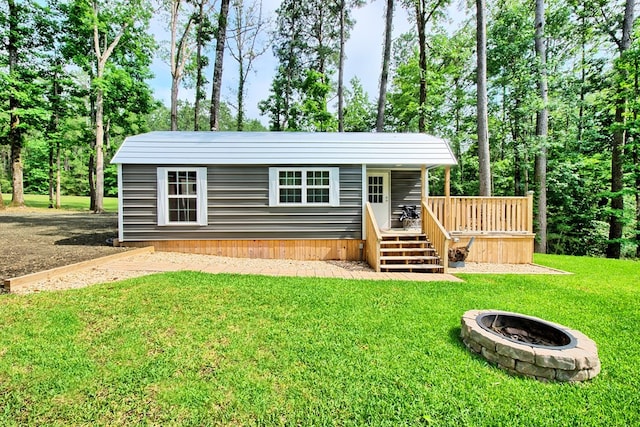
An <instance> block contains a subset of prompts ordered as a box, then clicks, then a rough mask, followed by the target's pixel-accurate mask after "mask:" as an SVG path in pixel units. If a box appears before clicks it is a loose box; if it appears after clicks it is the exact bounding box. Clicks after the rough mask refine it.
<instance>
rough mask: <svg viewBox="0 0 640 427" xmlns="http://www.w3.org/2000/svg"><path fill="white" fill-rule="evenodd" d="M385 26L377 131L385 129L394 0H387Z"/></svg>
mask: <svg viewBox="0 0 640 427" xmlns="http://www.w3.org/2000/svg"><path fill="white" fill-rule="evenodd" d="M385 16H386V19H385V26H384V48H383V52H382V71H381V73H380V93H379V95H378V117H377V118H376V132H382V131H384V109H385V106H386V102H387V81H388V80H389V62H391V36H392V32H393V0H387V10H386V14H385Z"/></svg>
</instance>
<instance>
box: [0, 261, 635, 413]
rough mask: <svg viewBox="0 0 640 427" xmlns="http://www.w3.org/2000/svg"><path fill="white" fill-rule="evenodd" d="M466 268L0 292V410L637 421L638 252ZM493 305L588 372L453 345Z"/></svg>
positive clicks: (173, 279) (198, 278)
mask: <svg viewBox="0 0 640 427" xmlns="http://www.w3.org/2000/svg"><path fill="white" fill-rule="evenodd" d="M536 261H537V262H539V263H542V264H545V265H549V266H552V267H556V268H560V269H563V270H569V271H572V272H575V275H571V276H566V275H565V276H507V275H467V276H465V277H464V278H465V280H466V283H423V282H420V283H413V282H384V281H379V282H374V281H348V280H338V279H308V278H280V277H260V276H239V275H209V274H203V273H194V272H184V273H169V274H161V275H154V276H149V277H143V278H138V279H133V280H127V281H123V282H119V283H115V284H106V285H100V286H93V287H89V288H85V289H80V290H73V291H65V292H50V293H41V294H35V295H28V296H14V295H3V296H0V319H2V321H1V322H0V425H94V424H98V425H124V424H127V425H138V424H153V425H389V426H397V425H451V426H464V425H468V426H511V425H524V426H578V425H580V426H600V425H601V426H616V425H617V426H631V425H640V392H639V391H638V390H639V389H638V384H640V343H639V342H638V337H639V335H638V325H640V282H639V280H638V278H639V277H640V264H639V263H638V262H633V261H615V260H605V259H589V258H573V257H559V256H540V257H538V258H537V259H536ZM490 308H492V309H502V310H510V311H517V312H522V313H526V314H529V315H533V316H539V317H542V318H544V319H547V320H550V321H554V322H558V323H562V324H564V325H566V326H569V327H571V328H574V329H579V330H581V331H582V332H584V333H586V334H587V335H588V336H590V337H591V338H592V339H594V340H595V341H596V343H597V344H598V346H599V351H600V359H601V361H602V372H601V374H600V375H599V376H598V377H596V378H595V379H594V380H592V381H591V382H587V383H582V384H560V383H551V384H544V383H540V382H537V381H535V380H531V379H526V378H517V377H513V376H510V375H508V374H506V373H504V372H502V371H500V370H498V369H496V368H495V367H493V366H491V365H489V364H488V363H487V362H485V361H484V360H483V359H482V358H480V357H478V356H476V355H473V354H471V353H470V352H469V351H467V350H466V349H465V348H464V346H463V345H462V344H461V342H460V340H459V338H458V335H459V332H460V328H459V324H460V316H461V315H462V313H463V312H465V311H466V310H469V309H490Z"/></svg>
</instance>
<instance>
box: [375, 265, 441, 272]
mask: <svg viewBox="0 0 640 427" xmlns="http://www.w3.org/2000/svg"><path fill="white" fill-rule="evenodd" d="M442 269H443V267H442V266H441V265H438V264H383V265H381V266H380V270H382V271H384V270H395V271H398V270H410V271H413V270H424V271H436V270H442Z"/></svg>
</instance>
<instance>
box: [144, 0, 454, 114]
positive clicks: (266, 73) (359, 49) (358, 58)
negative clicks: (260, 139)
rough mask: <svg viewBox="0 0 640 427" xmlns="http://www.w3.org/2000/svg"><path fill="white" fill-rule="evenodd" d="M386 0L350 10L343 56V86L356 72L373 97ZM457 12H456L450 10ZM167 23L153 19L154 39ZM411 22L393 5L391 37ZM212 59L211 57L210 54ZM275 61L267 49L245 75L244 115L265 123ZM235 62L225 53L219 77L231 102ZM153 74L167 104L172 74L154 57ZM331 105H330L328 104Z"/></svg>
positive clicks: (267, 8)
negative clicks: (263, 104)
mask: <svg viewBox="0 0 640 427" xmlns="http://www.w3.org/2000/svg"><path fill="white" fill-rule="evenodd" d="M279 4H280V0H263V13H264V15H265V16H270V17H271V18H272V20H273V21H274V22H275V18H276V14H275V11H276V9H277V8H278V6H279ZM385 4H386V2H384V1H381V0H377V1H373V2H368V3H367V4H366V5H365V6H363V7H361V8H359V9H356V10H355V11H354V12H353V17H354V19H355V26H354V28H353V30H352V31H351V37H350V38H349V40H348V41H347V43H346V46H345V50H346V60H345V80H344V81H345V86H348V82H349V81H350V80H351V78H353V77H354V76H357V77H358V78H359V79H360V80H361V82H362V85H363V87H364V90H365V91H366V92H367V93H368V94H369V99H371V100H372V101H373V100H375V99H377V93H378V83H379V78H380V67H381V64H382V43H383V37H384V13H385V10H384V9H385ZM452 13H454V14H455V13H457V12H455V11H454V12H452ZM166 28H167V24H166V23H162V22H158V21H155V22H153V23H152V31H153V32H154V33H155V35H156V39H157V40H158V41H160V40H167V39H168V38H169V32H168V30H166ZM413 28H414V26H413V24H411V23H410V22H409V20H408V17H407V13H406V11H405V10H404V9H402V8H401V7H398V6H396V10H395V14H394V31H393V36H394V38H395V37H397V36H399V35H400V34H403V33H405V32H407V31H413ZM210 62H211V63H213V57H212V58H211V61H210ZM276 67H277V61H276V60H275V58H274V57H273V54H272V50H271V49H270V48H269V49H267V51H266V52H265V53H264V54H263V55H262V56H260V57H259V58H258V59H256V61H255V63H254V71H253V72H252V73H251V74H250V75H249V77H248V84H247V97H246V102H245V114H246V117H248V118H251V119H258V120H260V121H261V122H262V123H263V124H265V125H266V124H267V123H268V118H267V117H265V116H260V112H259V110H258V102H260V101H261V100H263V99H266V98H267V97H268V96H269V88H270V86H271V81H272V79H273V76H274V74H275V69H276ZM235 68H236V63H235V61H233V59H232V58H231V57H230V56H229V54H228V53H227V54H226V56H225V60H224V73H223V78H222V98H223V100H225V101H228V102H229V103H230V104H235V102H234V100H235V87H236V85H237V72H236V69H235ZM152 71H153V73H154V75H155V77H154V78H153V79H152V80H151V81H150V84H151V87H152V89H153V91H154V96H155V98H156V99H158V100H160V101H162V102H163V103H164V104H165V105H167V106H168V105H169V103H170V99H171V74H170V71H169V65H168V64H167V63H165V62H163V61H162V60H161V59H159V58H156V59H155V60H154V61H153V64H152ZM212 75H213V71H212V68H211V67H210V69H209V70H207V72H206V76H207V79H208V80H209V81H210V80H212ZM210 96H211V85H210V84H209V85H208V88H207V98H208V97H210ZM179 98H180V99H188V100H190V101H191V102H193V98H194V92H193V90H190V89H185V88H183V87H181V88H180V92H179ZM331 107H332V106H331V105H330V108H331Z"/></svg>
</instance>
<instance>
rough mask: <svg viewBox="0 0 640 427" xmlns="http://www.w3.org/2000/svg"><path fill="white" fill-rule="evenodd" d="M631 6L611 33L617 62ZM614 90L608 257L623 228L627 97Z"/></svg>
mask: <svg viewBox="0 0 640 427" xmlns="http://www.w3.org/2000/svg"><path fill="white" fill-rule="evenodd" d="M634 8H635V0H626V2H625V9H624V18H623V19H622V35H621V37H620V38H619V39H618V38H617V37H616V36H615V33H611V37H612V38H613V41H614V42H615V43H616V45H617V46H618V52H619V55H620V59H619V62H621V61H622V60H623V59H624V56H625V53H626V52H627V50H629V47H630V46H631V37H632V30H633V21H634ZM602 14H603V15H604V14H605V12H604V10H602ZM619 62H618V63H619ZM617 71H618V74H619V75H620V77H619V79H620V81H624V80H625V77H626V70H625V68H624V67H618V69H617ZM616 92H617V93H616V94H615V95H616V100H615V119H614V123H615V126H614V129H613V138H612V143H611V215H610V217H609V243H608V245H607V258H620V256H621V247H622V245H621V239H622V232H623V228H624V223H623V220H622V215H623V212H624V195H623V190H624V182H623V164H624V158H623V149H624V144H625V139H626V132H625V113H626V104H627V99H626V97H625V95H624V88H623V87H619V88H617V90H616Z"/></svg>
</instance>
